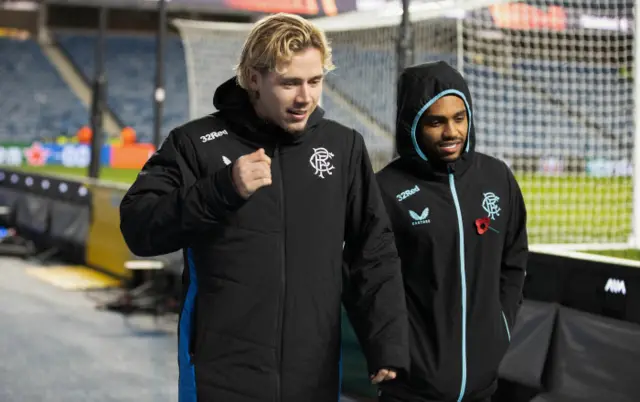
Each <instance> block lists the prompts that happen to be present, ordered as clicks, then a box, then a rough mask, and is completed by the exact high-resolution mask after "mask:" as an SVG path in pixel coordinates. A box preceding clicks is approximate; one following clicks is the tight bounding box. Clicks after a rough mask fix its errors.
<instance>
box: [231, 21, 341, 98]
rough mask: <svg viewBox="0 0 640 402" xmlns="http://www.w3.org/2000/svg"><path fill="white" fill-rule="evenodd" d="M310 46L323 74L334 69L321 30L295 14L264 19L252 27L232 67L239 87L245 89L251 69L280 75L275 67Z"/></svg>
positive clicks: (326, 41)
mask: <svg viewBox="0 0 640 402" xmlns="http://www.w3.org/2000/svg"><path fill="white" fill-rule="evenodd" d="M310 47H313V48H316V49H318V50H319V51H320V54H321V55H322V64H323V67H324V70H325V73H326V72H329V71H332V70H333V69H334V68H335V66H334V65H333V61H332V54H331V46H330V44H329V41H328V40H327V37H326V35H325V33H324V32H323V31H322V30H321V29H320V28H318V27H317V26H315V25H314V24H312V23H311V22H310V21H308V20H306V19H304V18H302V17H300V16H297V15H294V14H288V13H278V14H273V15H270V16H267V17H264V18H263V19H261V20H259V21H258V22H257V23H256V24H255V25H254V26H253V28H252V29H251V31H250V32H249V35H248V37H247V39H246V41H245V42H244V45H243V46H242V52H241V53H240V62H239V63H238V65H237V66H236V68H235V70H236V77H237V80H238V84H239V85H240V86H241V87H242V88H244V89H248V88H249V80H250V79H251V69H254V70H256V71H259V72H267V71H275V72H281V71H279V70H278V67H279V66H280V65H281V64H282V63H287V62H289V61H290V60H291V59H292V57H293V56H294V54H295V53H298V52H300V51H303V50H305V49H308V48H310Z"/></svg>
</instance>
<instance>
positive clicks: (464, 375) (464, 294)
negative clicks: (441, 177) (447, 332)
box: [448, 166, 467, 402]
mask: <svg viewBox="0 0 640 402" xmlns="http://www.w3.org/2000/svg"><path fill="white" fill-rule="evenodd" d="M448 171H449V188H450V190H451V196H452V197H453V203H454V205H455V207H456V215H457V216H458V237H459V254H460V288H461V289H460V292H461V296H462V380H461V382H460V394H459V395H458V402H460V401H462V398H464V393H465V390H466V388H467V276H466V270H465V264H464V225H463V224H462V210H461V209H460V201H459V200H458V193H457V191H456V183H455V176H454V174H453V171H454V170H453V167H451V166H449V168H448Z"/></svg>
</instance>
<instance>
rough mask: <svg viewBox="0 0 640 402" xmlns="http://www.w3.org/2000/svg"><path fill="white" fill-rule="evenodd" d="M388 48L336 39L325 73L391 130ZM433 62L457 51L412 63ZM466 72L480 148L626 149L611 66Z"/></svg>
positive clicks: (624, 106) (622, 102)
mask: <svg viewBox="0 0 640 402" xmlns="http://www.w3.org/2000/svg"><path fill="white" fill-rule="evenodd" d="M393 52H394V51H393V50H385V49H362V48H360V47H357V46H350V45H344V44H338V45H335V47H334V53H333V54H334V61H335V63H336V65H337V66H338V68H337V69H336V70H335V71H334V72H332V73H331V74H330V75H329V76H328V77H327V83H328V85H330V86H331V87H332V88H334V90H335V91H337V92H339V93H340V94H341V96H342V97H343V98H344V99H346V100H349V101H350V102H352V103H353V104H354V105H355V106H356V107H357V108H359V109H360V110H361V111H362V113H363V114H366V115H369V116H370V117H372V118H374V119H376V120H377V121H378V123H379V124H380V125H381V126H383V127H385V128H386V129H388V130H390V131H393V130H394V121H395V112H396V110H395V109H396V108H395V102H396V99H395V97H396V94H395V92H396V88H395V75H396V64H395V62H396V58H395V55H394V53H393ZM434 60H445V61H447V62H449V63H451V64H452V65H454V66H455V65H456V56H455V54H437V53H428V52H416V54H415V61H416V63H421V62H427V61H434ZM558 72H564V74H558ZM464 74H465V77H466V78H467V80H468V83H469V86H470V89H471V92H472V95H473V98H474V101H475V105H474V106H475V123H476V125H477V128H478V132H479V136H478V149H480V150H483V151H486V152H489V153H492V154H496V153H502V154H512V155H513V154H518V153H520V154H522V153H525V154H527V155H537V156H569V155H568V154H567V153H568V152H572V153H573V154H574V155H576V156H577V155H580V156H584V155H591V156H595V155H596V153H598V154H606V153H608V152H609V151H611V150H614V149H616V150H619V149H620V148H621V147H622V148H624V147H625V145H624V144H627V147H626V149H627V150H628V149H630V148H629V147H628V144H629V143H630V141H631V139H632V136H633V135H632V130H633V116H632V113H633V107H632V106H633V104H632V101H633V98H632V93H633V92H632V84H631V82H629V81H627V80H626V79H624V78H621V77H620V76H619V74H618V71H617V70H616V69H614V68H611V67H606V66H602V67H593V66H588V65H586V64H585V63H567V62H556V61H550V60H533V61H523V60H520V61H516V62H514V63H513V64H512V65H511V69H510V71H509V72H508V73H505V72H500V71H498V70H497V69H495V68H493V67H490V66H486V65H481V64H476V63H474V62H473V61H472V60H470V59H467V60H465V64H464ZM367 83H368V84H367ZM554 102H555V103H554ZM329 105H330V103H329ZM567 107H568V109H569V111H567V110H566V109H567ZM563 108H564V109H563ZM327 111H328V114H329V115H330V116H332V115H336V116H338V115H339V113H340V112H339V111H337V110H335V108H333V107H330V106H329V107H328V108H327ZM571 115H573V116H571ZM338 119H339V120H341V121H342V122H344V123H345V124H354V122H355V119H353V118H351V117H350V116H347V115H344V114H343V115H342V116H340V118H338ZM497 150H499V151H497ZM616 154H617V155H620V154H619V153H616Z"/></svg>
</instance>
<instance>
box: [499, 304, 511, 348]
mask: <svg viewBox="0 0 640 402" xmlns="http://www.w3.org/2000/svg"><path fill="white" fill-rule="evenodd" d="M500 314H501V315H502V321H503V323H504V330H505V332H506V333H507V340H508V341H509V343H511V331H510V330H509V321H508V320H507V316H506V315H505V314H504V310H500Z"/></svg>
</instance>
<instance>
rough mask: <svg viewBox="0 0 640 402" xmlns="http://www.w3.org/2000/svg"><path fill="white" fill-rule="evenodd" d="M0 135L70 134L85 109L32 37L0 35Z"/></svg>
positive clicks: (84, 119)
mask: <svg viewBox="0 0 640 402" xmlns="http://www.w3.org/2000/svg"><path fill="white" fill-rule="evenodd" d="M0 54H2V57H0V92H1V93H2V99H1V100H0V116H2V119H0V139H1V140H2V141H3V142H7V141H15V142H30V141H33V140H36V139H42V138H52V137H57V136H59V135H74V134H75V133H76V131H77V130H78V129H79V128H80V127H82V126H84V125H86V124H88V122H89V112H88V110H87V108H86V107H85V106H84V105H83V104H82V102H81V101H80V99H79V98H78V97H77V96H76V95H75V94H74V93H73V92H72V91H71V90H70V89H69V87H68V86H67V84H66V83H65V82H64V81H63V80H62V78H60V76H59V74H58V72H57V71H56V70H55V68H54V67H53V66H52V65H51V63H50V62H49V60H48V59H47V58H46V56H45V55H44V54H43V53H42V50H41V48H40V46H39V45H38V43H36V42H35V41H33V40H25V41H20V40H15V39H10V38H0Z"/></svg>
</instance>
